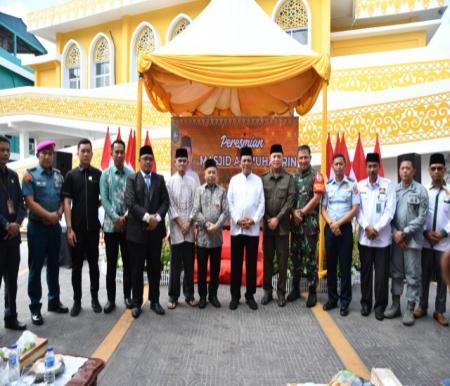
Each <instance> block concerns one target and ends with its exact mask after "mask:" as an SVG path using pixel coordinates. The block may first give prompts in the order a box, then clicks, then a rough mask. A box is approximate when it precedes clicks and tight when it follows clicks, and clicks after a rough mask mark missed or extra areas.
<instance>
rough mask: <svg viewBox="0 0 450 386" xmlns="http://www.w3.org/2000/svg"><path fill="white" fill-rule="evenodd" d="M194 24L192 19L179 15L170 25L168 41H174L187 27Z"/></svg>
mask: <svg viewBox="0 0 450 386" xmlns="http://www.w3.org/2000/svg"><path fill="white" fill-rule="evenodd" d="M191 23H192V19H191V18H190V17H189V16H187V15H185V14H179V15H178V16H177V17H176V18H175V19H173V20H172V23H170V26H169V29H168V31H167V41H170V40H172V39H173V38H174V37H176V36H177V35H179V34H180V33H181V32H183V31H184V30H185V29H186V27H187V26H188V25H189V24H191Z"/></svg>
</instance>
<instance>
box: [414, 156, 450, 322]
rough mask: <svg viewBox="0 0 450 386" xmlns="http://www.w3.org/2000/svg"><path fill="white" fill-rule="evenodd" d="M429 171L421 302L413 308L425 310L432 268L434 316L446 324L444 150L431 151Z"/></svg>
mask: <svg viewBox="0 0 450 386" xmlns="http://www.w3.org/2000/svg"><path fill="white" fill-rule="evenodd" d="M428 171H429V173H430V177H431V186H430V187H429V188H428V189H427V191H428V197H429V204H430V206H429V210H428V214H427V220H426V222H425V231H424V236H425V240H424V243H423V249H422V292H421V295H420V305H419V307H418V308H417V309H416V310H415V311H414V316H415V317H416V318H422V317H424V316H425V315H426V314H427V308H428V295H429V290H430V281H431V277H432V274H433V272H435V273H436V281H437V288H436V300H435V306H434V307H435V309H434V311H435V312H434V314H433V318H434V319H435V320H436V321H437V322H438V323H439V324H440V325H441V326H448V320H447V318H446V317H445V316H444V313H445V304H446V303H447V286H446V284H445V282H444V280H443V278H442V272H441V260H442V255H443V253H444V252H445V251H449V250H450V237H449V233H450V189H449V187H448V186H447V184H446V183H445V175H446V173H447V168H446V167H445V158H444V155H443V154H440V153H436V154H432V155H431V157H430V166H429V168H428Z"/></svg>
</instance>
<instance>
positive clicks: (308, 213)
mask: <svg viewBox="0 0 450 386" xmlns="http://www.w3.org/2000/svg"><path fill="white" fill-rule="evenodd" d="M297 156H298V158H297V161H298V171H297V173H295V176H294V185H295V200H294V207H293V208H292V228H291V229H292V234H291V259H292V265H293V278H292V290H291V292H290V293H289V295H288V297H287V300H288V301H289V302H292V301H294V300H296V299H298V298H299V297H300V277H301V274H302V272H304V271H305V270H306V278H307V280H308V289H309V294H308V299H307V301H306V306H307V307H314V306H315V305H316V303H317V295H316V289H317V281H318V274H317V242H318V239H319V208H320V202H321V200H322V194H323V193H324V192H325V182H324V180H323V177H322V174H320V173H319V172H315V171H314V170H313V168H312V167H311V149H310V148H309V146H308V145H301V146H299V148H298V155H297ZM303 259H304V267H303V269H302V265H303V264H302V260H303Z"/></svg>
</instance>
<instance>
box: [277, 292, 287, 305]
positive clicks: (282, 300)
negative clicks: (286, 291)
mask: <svg viewBox="0 0 450 386" xmlns="http://www.w3.org/2000/svg"><path fill="white" fill-rule="evenodd" d="M277 304H278V307H284V306H285V305H286V298H285V297H284V295H281V294H280V295H278V298H277Z"/></svg>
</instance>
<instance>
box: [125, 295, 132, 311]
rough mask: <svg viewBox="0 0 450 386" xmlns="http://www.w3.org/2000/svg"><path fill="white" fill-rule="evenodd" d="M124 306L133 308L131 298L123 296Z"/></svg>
mask: <svg viewBox="0 0 450 386" xmlns="http://www.w3.org/2000/svg"><path fill="white" fill-rule="evenodd" d="M125 307H126V308H128V309H129V310H131V309H132V308H133V301H132V300H131V298H125Z"/></svg>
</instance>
